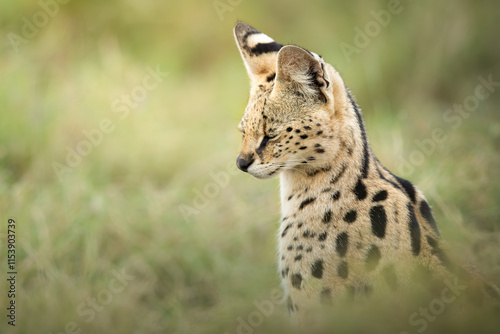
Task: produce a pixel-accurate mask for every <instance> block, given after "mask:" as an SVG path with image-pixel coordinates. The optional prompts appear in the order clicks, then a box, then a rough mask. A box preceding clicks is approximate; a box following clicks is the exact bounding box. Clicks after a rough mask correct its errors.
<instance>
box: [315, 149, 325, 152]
mask: <svg viewBox="0 0 500 334" xmlns="http://www.w3.org/2000/svg"><path fill="white" fill-rule="evenodd" d="M315 151H316V152H317V153H325V150H324V149H322V148H317V149H316V150H315Z"/></svg>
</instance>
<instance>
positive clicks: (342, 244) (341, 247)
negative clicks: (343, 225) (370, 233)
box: [335, 232, 349, 257]
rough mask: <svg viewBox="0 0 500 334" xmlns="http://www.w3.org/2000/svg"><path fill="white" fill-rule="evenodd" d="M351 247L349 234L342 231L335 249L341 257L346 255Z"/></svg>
mask: <svg viewBox="0 0 500 334" xmlns="http://www.w3.org/2000/svg"><path fill="white" fill-rule="evenodd" d="M348 247H349V235H348V234H347V232H342V233H340V234H339V235H337V240H336V245H335V249H336V251H337V254H338V255H339V256H340V257H344V256H345V255H346V253H347V249H348Z"/></svg>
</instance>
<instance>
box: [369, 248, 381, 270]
mask: <svg viewBox="0 0 500 334" xmlns="http://www.w3.org/2000/svg"><path fill="white" fill-rule="evenodd" d="M381 257H382V254H381V253H380V249H379V248H378V247H377V246H375V245H372V246H371V247H370V249H369V250H368V253H367V254H366V269H367V270H368V271H372V270H374V269H375V268H376V267H377V265H378V263H379V262H380V258H381Z"/></svg>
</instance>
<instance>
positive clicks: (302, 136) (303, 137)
mask: <svg viewBox="0 0 500 334" xmlns="http://www.w3.org/2000/svg"><path fill="white" fill-rule="evenodd" d="M307 137H309V136H308V135H301V136H300V138H302V139H306V138H307Z"/></svg>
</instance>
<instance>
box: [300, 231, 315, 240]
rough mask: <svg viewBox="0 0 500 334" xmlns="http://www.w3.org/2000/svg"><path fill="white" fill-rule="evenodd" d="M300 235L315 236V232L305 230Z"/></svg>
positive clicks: (305, 236)
mask: <svg viewBox="0 0 500 334" xmlns="http://www.w3.org/2000/svg"><path fill="white" fill-rule="evenodd" d="M302 236H303V237H304V238H314V237H315V236H316V233H315V232H311V231H310V230H305V231H304V233H302Z"/></svg>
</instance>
